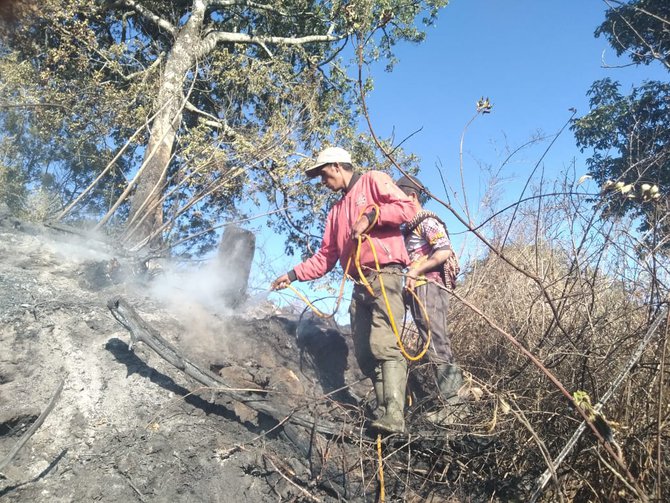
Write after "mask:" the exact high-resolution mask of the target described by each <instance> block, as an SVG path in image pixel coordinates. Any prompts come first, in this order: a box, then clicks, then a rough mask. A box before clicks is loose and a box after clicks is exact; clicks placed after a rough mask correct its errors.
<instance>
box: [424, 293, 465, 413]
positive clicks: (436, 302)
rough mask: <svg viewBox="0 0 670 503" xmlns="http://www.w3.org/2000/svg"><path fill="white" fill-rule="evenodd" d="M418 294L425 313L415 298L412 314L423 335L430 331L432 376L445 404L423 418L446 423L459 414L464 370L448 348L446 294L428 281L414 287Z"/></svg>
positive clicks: (449, 343)
mask: <svg viewBox="0 0 670 503" xmlns="http://www.w3.org/2000/svg"><path fill="white" fill-rule="evenodd" d="M416 293H417V297H418V298H419V300H420V301H421V302H422V304H423V306H424V308H425V310H426V313H425V314H427V318H428V321H426V319H425V318H426V316H425V315H424V313H423V311H422V310H421V308H420V307H419V306H417V305H416V301H414V302H413V303H412V306H411V307H412V315H413V317H414V320H415V323H416V325H417V328H418V329H419V332H420V333H421V336H422V338H423V339H424V341H425V337H426V334H427V331H428V329H430V333H431V346H430V348H429V349H428V355H429V358H430V360H431V361H432V362H433V363H434V364H435V378H436V382H437V388H438V391H439V393H440V395H441V396H442V398H443V400H444V401H445V402H446V403H447V408H445V409H440V410H437V411H435V412H432V413H428V414H427V415H426V418H427V419H428V420H430V421H433V422H437V423H445V424H446V423H449V422H453V421H456V420H457V419H458V417H457V416H460V415H462V414H460V412H464V410H460V409H461V408H462V407H459V405H460V404H462V402H463V400H462V399H461V398H460V396H459V391H460V389H461V387H462V386H463V374H462V372H461V369H460V367H458V365H456V364H455V363H454V355H453V352H452V350H451V340H450V338H449V333H448V329H447V309H448V300H449V294H448V293H447V292H446V291H444V290H443V289H441V288H440V287H439V286H437V285H435V284H432V283H427V284H425V285H422V286H420V287H418V288H417V291H416Z"/></svg>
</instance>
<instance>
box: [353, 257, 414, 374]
mask: <svg viewBox="0 0 670 503" xmlns="http://www.w3.org/2000/svg"><path fill="white" fill-rule="evenodd" d="M367 280H368V282H369V283H370V286H372V289H373V291H374V293H375V295H374V296H373V295H370V292H368V290H367V289H366V288H365V286H363V285H358V284H357V285H356V286H354V292H353V295H352V297H351V305H350V307H349V316H350V320H351V331H352V335H353V341H354V352H355V354H356V360H357V362H358V366H359V367H360V369H361V371H362V372H363V374H364V375H365V376H367V377H369V378H371V379H372V380H373V381H374V380H375V367H376V366H377V365H378V364H381V363H382V362H384V361H397V362H404V361H405V357H404V356H403V355H402V353H401V352H400V348H399V346H398V341H397V338H396V335H395V333H394V332H393V328H392V327H391V320H390V318H389V315H388V309H387V307H386V301H385V300H384V296H383V295H382V292H381V286H380V282H379V277H378V274H377V273H372V274H370V276H369V277H368V278H367ZM382 281H383V283H384V291H385V292H386V298H387V299H388V302H389V305H390V307H391V313H392V315H393V321H394V322H395V325H396V327H397V329H398V330H401V329H402V321H403V317H404V315H405V305H404V301H403V294H402V288H403V278H402V275H401V274H400V269H399V268H389V269H385V268H383V269H382Z"/></svg>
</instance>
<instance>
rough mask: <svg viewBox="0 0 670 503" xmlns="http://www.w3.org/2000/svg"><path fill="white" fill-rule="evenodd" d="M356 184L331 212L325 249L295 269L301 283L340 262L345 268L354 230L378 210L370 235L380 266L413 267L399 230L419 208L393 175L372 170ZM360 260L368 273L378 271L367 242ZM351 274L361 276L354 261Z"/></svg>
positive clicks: (354, 243)
mask: <svg viewBox="0 0 670 503" xmlns="http://www.w3.org/2000/svg"><path fill="white" fill-rule="evenodd" d="M354 176H356V175H354ZM352 181H353V185H351V186H350V187H349V188H348V190H347V192H346V193H345V195H344V196H343V197H342V199H340V200H339V201H338V202H337V203H336V204H335V205H334V206H333V207H332V208H331V210H330V211H329V212H328V217H327V219H326V228H325V230H324V233H323V241H322V242H321V248H319V250H318V251H317V252H316V253H315V254H314V255H313V256H312V257H310V258H308V259H307V260H305V261H304V262H302V263H301V264H299V265H297V266H296V267H294V269H293V270H294V271H295V274H296V277H297V278H298V279H299V280H300V281H307V280H312V279H316V278H320V277H321V276H323V275H324V274H326V273H327V272H328V271H330V270H331V269H332V268H333V267H335V264H336V263H337V262H338V260H339V262H340V264H341V265H342V268H343V269H344V268H345V267H346V266H347V262H348V260H349V256H350V255H351V254H352V253H353V252H354V251H355V249H356V241H355V240H353V239H351V228H352V227H353V225H354V223H355V222H356V221H357V220H358V219H359V218H360V217H361V215H363V214H366V213H368V212H369V211H371V210H372V209H373V208H375V207H376V208H377V209H378V217H377V222H376V224H375V226H374V227H373V228H372V229H371V230H370V231H369V236H370V238H371V239H372V243H373V245H374V247H375V251H376V252H377V259H378V261H379V265H380V266H383V265H388V264H400V265H402V266H407V265H409V258H408V256H407V250H406V248H405V243H404V240H403V236H402V234H401V232H400V229H399V227H400V224H402V223H403V222H407V221H409V220H411V219H412V218H413V217H414V215H415V213H416V209H415V207H414V204H413V203H412V201H411V200H410V199H409V198H408V197H407V196H406V195H405V194H404V193H403V192H402V190H400V189H399V188H398V187H397V186H396V184H395V183H394V182H393V180H392V179H391V177H390V176H389V175H387V174H386V173H383V172H381V171H368V172H366V173H364V174H363V175H361V176H360V178H358V179H357V180H352ZM360 260H361V267H362V269H363V272H364V273H365V271H366V268H371V269H374V268H375V259H374V256H373V253H372V248H371V246H370V243H369V242H368V240H367V239H364V240H363V244H362V247H361V254H360ZM348 273H349V274H350V275H351V276H353V277H357V276H358V272H357V271H356V268H355V266H354V263H353V259H352V263H351V266H350V267H349V271H348Z"/></svg>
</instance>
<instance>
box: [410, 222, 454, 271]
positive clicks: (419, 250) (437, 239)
mask: <svg viewBox="0 0 670 503" xmlns="http://www.w3.org/2000/svg"><path fill="white" fill-rule="evenodd" d="M405 246H406V247H407V253H408V254H409V260H410V262H411V263H415V262H418V261H420V260H425V259H426V258H427V257H428V256H430V255H431V254H432V253H433V252H434V251H437V250H445V249H447V250H451V243H450V242H449V236H448V234H447V229H445V227H444V225H443V224H442V223H441V222H439V221H438V220H436V219H435V218H432V217H428V218H426V219H425V220H423V221H422V222H421V223H420V224H419V225H418V226H417V228H416V229H414V231H413V232H410V233H409V234H408V235H406V236H405ZM440 270H441V267H438V268H437V269H434V270H432V271H429V272H427V273H425V276H426V278H427V279H430V280H433V281H437V282H438V283H442V277H441V275H440Z"/></svg>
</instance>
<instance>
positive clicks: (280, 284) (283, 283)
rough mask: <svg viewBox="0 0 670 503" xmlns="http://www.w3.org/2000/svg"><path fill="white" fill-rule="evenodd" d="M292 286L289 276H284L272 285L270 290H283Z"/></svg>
mask: <svg viewBox="0 0 670 503" xmlns="http://www.w3.org/2000/svg"><path fill="white" fill-rule="evenodd" d="M290 284H291V280H290V279H289V277H288V274H282V275H281V276H279V277H278V278H277V279H276V280H274V281H273V282H272V284H271V285H270V290H283V289H284V288H286V287H287V286H289V285H290Z"/></svg>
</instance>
